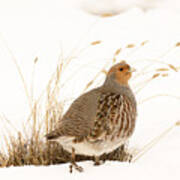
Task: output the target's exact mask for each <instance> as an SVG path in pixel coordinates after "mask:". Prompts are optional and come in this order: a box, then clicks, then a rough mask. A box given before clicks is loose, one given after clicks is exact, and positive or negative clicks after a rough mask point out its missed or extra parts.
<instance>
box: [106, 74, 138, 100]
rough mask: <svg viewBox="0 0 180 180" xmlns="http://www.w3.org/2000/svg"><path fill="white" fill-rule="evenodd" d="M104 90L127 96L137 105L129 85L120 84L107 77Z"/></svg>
mask: <svg viewBox="0 0 180 180" xmlns="http://www.w3.org/2000/svg"><path fill="white" fill-rule="evenodd" d="M103 89H104V90H105V91H107V92H112V93H117V94H122V95H125V96H127V97H129V98H130V99H131V100H132V101H133V102H134V103H136V100H135V97H134V94H133V92H132V90H131V88H130V86H129V85H128V84H120V83H118V82H117V81H115V80H114V79H111V78H109V77H107V78H106V80H105V82H104V84H103Z"/></svg>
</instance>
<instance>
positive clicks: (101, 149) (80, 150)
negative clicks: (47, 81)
mask: <svg viewBox="0 0 180 180" xmlns="http://www.w3.org/2000/svg"><path fill="white" fill-rule="evenodd" d="M130 70H131V68H130V66H129V65H128V64H127V63H126V62H124V61H123V62H121V63H119V64H116V65H115V66H113V67H112V68H111V69H110V70H109V72H108V75H107V78H106V80H105V82H104V84H103V85H102V86H101V87H99V88H96V89H93V90H91V91H89V92H87V93H85V94H83V95H81V96H80V97H79V98H77V99H76V100H75V101H74V102H73V103H72V105H71V106H70V108H69V110H68V111H67V112H66V113H65V115H64V116H63V118H62V119H60V120H59V122H58V124H57V126H56V128H55V130H54V131H52V132H50V133H49V134H47V135H46V137H47V139H48V140H56V141H58V142H59V143H60V144H62V146H63V147H64V149H66V150H67V151H71V150H72V149H73V150H74V151H75V153H77V154H84V155H92V156H100V155H102V154H103V153H109V152H111V151H113V150H115V149H116V148H118V147H119V146H120V145H123V144H124V143H125V142H126V141H127V140H128V139H129V137H130V136H131V135H132V133H133V131H134V128H135V120H136V100H135V98H134V95H133V93H132V91H131V89H130V87H129V85H128V80H129V79H130V77H131V71H130Z"/></svg>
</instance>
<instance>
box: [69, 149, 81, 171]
mask: <svg viewBox="0 0 180 180" xmlns="http://www.w3.org/2000/svg"><path fill="white" fill-rule="evenodd" d="M73 167H74V168H75V169H76V170H77V171H79V172H82V171H83V168H82V167H81V166H78V165H77V164H76V154H75V149H74V148H72V154H71V165H70V166H69V168H70V173H72V169H73Z"/></svg>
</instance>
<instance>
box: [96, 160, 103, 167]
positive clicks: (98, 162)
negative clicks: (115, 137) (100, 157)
mask: <svg viewBox="0 0 180 180" xmlns="http://www.w3.org/2000/svg"><path fill="white" fill-rule="evenodd" d="M104 163H105V161H97V162H96V161H95V162H94V166H100V165H102V164H104Z"/></svg>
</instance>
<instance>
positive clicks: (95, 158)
mask: <svg viewBox="0 0 180 180" xmlns="http://www.w3.org/2000/svg"><path fill="white" fill-rule="evenodd" d="M104 163H105V161H102V160H100V158H99V157H98V156H95V157H94V166H100V165H102V164H104Z"/></svg>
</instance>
